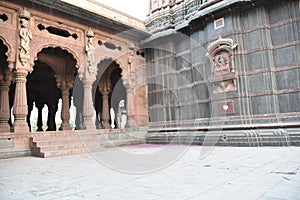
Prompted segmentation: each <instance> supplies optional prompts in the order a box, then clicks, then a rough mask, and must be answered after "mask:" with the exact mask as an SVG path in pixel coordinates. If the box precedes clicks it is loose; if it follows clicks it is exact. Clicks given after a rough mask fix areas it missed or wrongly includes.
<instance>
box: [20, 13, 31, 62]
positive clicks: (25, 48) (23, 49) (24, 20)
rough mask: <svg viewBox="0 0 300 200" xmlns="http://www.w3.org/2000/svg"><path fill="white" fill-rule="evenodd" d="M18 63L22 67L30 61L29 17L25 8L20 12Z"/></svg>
mask: <svg viewBox="0 0 300 200" xmlns="http://www.w3.org/2000/svg"><path fill="white" fill-rule="evenodd" d="M19 18H20V25H21V28H20V32H19V34H20V47H19V49H20V61H21V63H22V65H23V66H25V65H26V63H27V62H28V60H29V59H30V41H31V40H32V33H31V31H30V28H29V23H30V18H31V15H30V13H29V12H28V11H27V9H26V8H24V9H23V10H21V11H20V14H19Z"/></svg>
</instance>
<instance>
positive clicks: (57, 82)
mask: <svg viewBox="0 0 300 200" xmlns="http://www.w3.org/2000/svg"><path fill="white" fill-rule="evenodd" d="M76 64H77V61H76V60H75V59H74V57H73V55H72V54H71V53H69V52H68V51H66V50H63V49H62V48H60V47H55V48H53V47H48V48H44V49H42V50H41V51H40V52H39V53H38V54H37V60H36V61H35V65H34V67H33V72H32V73H30V74H29V75H28V76H27V102H28V111H29V113H28V115H27V122H28V124H29V126H30V127H31V129H33V127H34V126H31V124H30V121H31V120H30V117H32V116H31V111H32V110H33V109H36V110H37V113H38V115H37V120H36V121H37V123H36V124H35V125H36V129H35V130H34V131H36V130H37V131H46V130H47V131H55V130H58V129H59V130H71V129H72V128H74V127H71V125H70V123H69V120H70V110H69V109H70V105H71V98H72V89H73V85H74V81H75V77H76V75H77V68H76ZM59 104H61V106H60V109H59ZM43 109H44V110H45V109H46V112H47V115H46V117H47V119H43V117H42V116H44V115H42V112H44V111H43ZM58 112H59V115H60V116H61V122H60V123H57V122H56V119H55V117H56V114H57V113H58ZM31 131H33V130H31Z"/></svg>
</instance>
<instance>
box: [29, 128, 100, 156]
mask: <svg viewBox="0 0 300 200" xmlns="http://www.w3.org/2000/svg"><path fill="white" fill-rule="evenodd" d="M30 149H31V155H32V156H37V157H43V158H46V157H54V156H65V155H72V154H82V153H89V152H96V151H103V150H104V149H105V148H104V147H103V146H102V145H100V143H99V142H98V141H97V135H95V134H88V133H84V134H79V133H78V132H64V133H61V134H56V133H44V134H38V135H35V136H33V137H30Z"/></svg>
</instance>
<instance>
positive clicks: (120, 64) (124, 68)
mask: <svg viewBox="0 0 300 200" xmlns="http://www.w3.org/2000/svg"><path fill="white" fill-rule="evenodd" d="M103 60H112V62H115V63H117V64H118V65H119V67H120V68H121V69H122V75H124V74H123V73H125V72H126V67H125V66H124V65H125V64H123V63H122V61H121V60H120V59H118V58H117V59H116V58H114V57H112V56H103V57H101V58H100V59H99V62H98V64H99V63H101V61H103Z"/></svg>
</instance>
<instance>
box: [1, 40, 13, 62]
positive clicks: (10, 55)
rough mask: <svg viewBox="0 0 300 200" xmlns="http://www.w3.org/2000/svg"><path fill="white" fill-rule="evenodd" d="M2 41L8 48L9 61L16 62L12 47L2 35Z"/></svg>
mask: <svg viewBox="0 0 300 200" xmlns="http://www.w3.org/2000/svg"><path fill="white" fill-rule="evenodd" d="M0 40H2V42H3V44H4V45H5V46H6V47H7V52H6V56H7V60H8V61H12V62H14V61H15V56H14V54H13V52H12V46H11V45H10V44H9V42H8V41H7V40H6V39H5V37H3V36H1V35H0Z"/></svg>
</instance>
